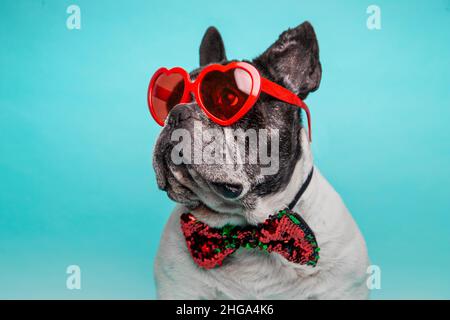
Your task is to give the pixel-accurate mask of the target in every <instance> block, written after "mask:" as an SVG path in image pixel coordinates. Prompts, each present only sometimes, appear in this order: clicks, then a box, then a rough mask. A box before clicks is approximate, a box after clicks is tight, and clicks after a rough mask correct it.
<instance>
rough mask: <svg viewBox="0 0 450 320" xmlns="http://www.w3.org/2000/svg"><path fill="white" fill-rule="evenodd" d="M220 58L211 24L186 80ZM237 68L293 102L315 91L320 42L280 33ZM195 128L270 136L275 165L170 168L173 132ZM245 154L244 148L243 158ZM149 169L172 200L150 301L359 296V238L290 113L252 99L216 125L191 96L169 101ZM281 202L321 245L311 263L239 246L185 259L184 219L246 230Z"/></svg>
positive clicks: (300, 30) (307, 28)
mask: <svg viewBox="0 0 450 320" xmlns="http://www.w3.org/2000/svg"><path fill="white" fill-rule="evenodd" d="M229 62H230V61H229V60H227V57H226V54H225V49H224V44H223V41H222V38H221V35H220V34H219V32H218V31H217V29H215V28H214V27H210V28H209V29H208V30H207V31H206V33H205V35H204V37H203V39H202V42H201V45H200V68H198V69H196V70H194V71H192V72H191V73H190V77H191V79H195V78H196V77H197V76H198V74H199V73H200V72H201V70H202V69H203V68H204V67H205V66H207V65H209V64H212V63H216V64H223V65H226V64H227V63H229ZM246 62H248V63H250V64H252V65H253V66H254V67H255V68H256V69H257V70H258V71H259V73H260V74H261V76H263V77H265V78H267V79H269V80H271V81H273V82H275V83H277V84H279V85H281V86H283V87H284V88H287V89H289V90H290V91H292V92H294V93H295V94H296V95H297V96H298V97H299V98H301V99H306V97H307V96H308V94H309V93H310V92H313V91H315V90H317V89H318V87H319V84H320V80H321V76H322V67H321V63H320V60H319V46H318V42H317V38H316V34H315V32H314V29H313V27H312V26H311V24H310V23H309V22H304V23H302V24H301V25H299V26H297V27H296V28H293V29H288V30H286V31H284V32H283V33H282V34H281V35H280V37H279V38H278V40H276V41H275V43H273V44H272V45H271V46H270V47H269V48H268V49H267V50H266V51H265V52H264V53H262V54H261V55H260V56H258V57H257V58H255V59H253V60H251V61H246ZM312 109H313V108H312ZM199 127H201V129H202V130H203V132H204V131H205V130H210V131H211V130H212V132H218V133H221V132H224V130H226V129H233V130H239V129H241V130H243V131H246V130H250V129H254V130H256V131H260V130H262V129H266V130H276V131H277V132H278V135H277V137H278V139H279V145H278V152H277V157H278V160H279V161H278V164H279V165H278V167H277V166H275V170H272V171H274V172H269V174H267V171H266V172H264V170H262V169H263V166H262V165H261V164H258V163H245V162H244V163H239V164H236V163H232V164H229V163H223V164H214V163H213V164H211V163H205V162H201V161H200V162H191V163H181V164H180V163H175V162H174V161H173V157H172V156H171V155H173V154H172V150H173V148H174V146H175V145H176V143H177V142H176V141H174V139H173V137H172V135H173V133H174V132H175V131H176V130H179V129H183V130H184V131H183V132H188V133H190V134H191V135H192V136H196V135H198V130H199V129H198V128H199ZM272 139H273V138H272ZM250 149H251V148H250V147H248V146H247V147H245V150H246V152H252V150H250ZM224 152H225V151H224ZM153 166H154V169H155V172H156V178H157V183H158V186H159V188H160V189H162V190H164V191H166V192H167V195H168V196H169V197H170V198H171V199H172V200H174V201H175V202H177V206H176V208H175V209H174V211H173V212H172V214H171V216H170V218H169V220H168V222H167V224H166V226H165V229H164V232H163V235H162V238H161V241H160V246H159V250H158V254H157V257H156V260H155V268H154V270H155V279H156V286H157V297H158V298H159V299H366V298H368V294H369V290H368V287H367V285H366V279H367V273H366V271H367V267H368V265H369V259H368V254H367V249H366V245H365V241H364V239H363V237H362V235H361V233H360V231H359V229H358V227H357V225H356V223H355V222H354V220H353V218H352V217H351V215H350V213H349V211H348V209H347V208H346V206H345V204H344V203H343V201H342V199H341V197H340V196H339V194H338V193H337V192H336V191H335V190H334V189H333V187H332V186H331V185H330V184H329V183H328V182H327V180H326V179H325V178H324V177H323V176H322V174H321V173H320V171H319V169H318V168H317V167H316V166H314V163H313V155H312V152H311V141H310V140H309V138H308V133H307V130H306V128H305V126H304V121H303V120H302V113H301V112H300V109H299V108H297V107H295V106H292V105H290V104H287V103H284V102H281V101H279V100H277V99H273V98H272V97H270V96H268V95H266V94H261V95H260V96H259V99H258V101H257V103H256V104H255V105H254V106H253V107H252V108H251V109H250V110H249V111H248V113H247V114H245V116H244V117H243V118H241V119H240V120H239V121H237V122H236V123H234V124H232V125H231V126H228V127H223V126H221V125H218V124H216V123H215V122H214V121H211V120H210V119H209V118H208V117H207V116H206V115H205V113H204V112H203V111H202V110H201V109H200V108H199V106H198V104H197V102H195V101H194V100H193V102H191V103H183V104H179V105H176V106H175V107H173V108H172V109H171V110H170V113H169V115H168V117H167V119H166V122H165V125H164V127H163V129H162V131H161V133H160V135H159V137H158V139H157V142H156V146H155V148H154V156H153ZM266 166H267V165H266ZM301 189H303V190H302V193H301V196H300V197H298V194H299V190H301ZM290 203H293V206H292V210H293V211H295V212H297V213H298V214H299V215H300V216H301V217H302V218H303V220H304V221H305V222H306V223H307V224H308V226H309V227H310V228H311V230H312V231H313V232H314V235H315V237H316V239H317V242H318V245H319V246H320V259H319V261H318V263H317V265H316V266H314V267H312V266H310V265H305V264H299V263H293V262H291V261H289V260H287V259H285V258H284V257H283V256H281V255H280V254H277V253H276V252H272V253H268V252H264V251H262V250H257V249H254V250H249V249H245V248H240V249H239V250H237V251H236V252H234V254H233V255H230V256H229V257H227V258H226V260H225V261H224V262H223V264H222V265H221V266H218V267H215V268H209V269H208V268H202V267H199V266H198V265H197V264H196V263H195V262H194V261H193V259H192V256H191V253H190V252H189V250H188V247H187V245H186V239H185V236H184V234H183V232H182V230H181V227H180V216H181V215H182V214H183V213H187V212H188V213H190V214H192V215H193V216H194V217H195V218H196V219H197V220H198V221H201V222H202V223H204V224H206V225H207V226H209V227H211V228H221V227H223V226H225V225H236V226H255V225H258V224H261V223H263V222H264V221H266V219H268V217H269V216H271V215H273V214H275V213H276V212H278V211H279V210H281V209H283V208H286V207H287V206H288V205H289V204H290Z"/></svg>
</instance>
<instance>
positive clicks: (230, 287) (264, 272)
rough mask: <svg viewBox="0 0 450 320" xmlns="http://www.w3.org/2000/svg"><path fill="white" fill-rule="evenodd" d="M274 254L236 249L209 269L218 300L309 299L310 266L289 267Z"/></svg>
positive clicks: (312, 271) (311, 295)
mask: <svg viewBox="0 0 450 320" xmlns="http://www.w3.org/2000/svg"><path fill="white" fill-rule="evenodd" d="M275 255H276V254H274V253H272V254H268V253H266V252H261V251H257V250H248V249H240V250H239V251H238V252H236V253H234V254H233V256H231V257H229V259H228V261H226V262H224V265H223V266H222V267H219V268H216V269H213V270H210V273H211V275H212V278H213V279H214V282H215V284H214V286H215V287H216V288H217V292H218V297H217V298H219V299H277V298H278V299H279V298H284V299H286V298H294V299H307V298H313V295H314V292H312V290H311V289H312V288H313V287H314V285H313V283H312V279H313V278H314V277H305V271H306V274H308V275H311V274H313V273H316V272H317V270H313V268H312V267H310V266H298V267H296V268H294V267H292V264H287V263H282V262H281V261H280V260H281V259H283V258H281V257H279V256H275Z"/></svg>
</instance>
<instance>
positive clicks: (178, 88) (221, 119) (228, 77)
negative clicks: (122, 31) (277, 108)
mask: <svg viewBox="0 0 450 320" xmlns="http://www.w3.org/2000/svg"><path fill="white" fill-rule="evenodd" d="M261 91H262V92H265V93H266V94H268V95H270V96H272V97H274V98H276V99H278V100H280V101H283V102H286V103H288V104H292V105H295V106H297V107H300V108H301V109H303V110H304V111H305V112H306V116H307V117H308V133H309V140H311V115H310V113H309V109H308V106H307V105H306V104H305V103H304V102H303V101H302V100H301V99H300V98H299V97H298V96H297V95H296V94H295V93H293V92H292V91H290V90H288V89H286V88H283V87H282V86H280V85H278V84H276V83H274V82H272V81H270V80H268V79H266V78H263V77H261V75H260V74H259V72H258V70H257V69H256V68H255V67H254V66H252V65H251V64H249V63H246V62H231V63H229V64H227V65H220V64H211V65H208V66H207V67H205V68H204V69H203V70H202V71H201V72H200V74H199V75H198V77H197V78H196V79H195V81H194V82H192V81H191V80H190V77H189V73H188V72H187V71H186V70H184V69H183V68H180V67H175V68H172V69H166V68H160V69H158V70H157V71H156V72H155V74H154V75H153V77H152V79H151V80H150V85H149V87H148V95H147V100H148V106H149V109H150V112H151V114H152V116H153V118H154V119H155V121H156V122H157V123H158V124H159V125H161V126H164V122H165V120H166V118H167V116H168V114H169V112H170V110H171V109H172V108H173V107H174V106H176V105H177V104H180V103H188V102H191V101H192V96H191V93H193V94H194V97H195V100H196V102H197V104H198V105H199V106H200V108H201V109H202V110H203V112H204V113H205V114H206V115H207V116H208V117H209V118H210V119H211V120H212V121H214V122H215V123H217V124H219V125H222V126H229V125H232V124H233V123H235V122H236V121H238V120H239V119H241V118H242V117H243V116H244V115H245V114H246V113H247V112H248V111H249V110H250V108H251V107H253V106H254V105H255V103H256V101H257V100H258V98H259V95H260V93H261Z"/></svg>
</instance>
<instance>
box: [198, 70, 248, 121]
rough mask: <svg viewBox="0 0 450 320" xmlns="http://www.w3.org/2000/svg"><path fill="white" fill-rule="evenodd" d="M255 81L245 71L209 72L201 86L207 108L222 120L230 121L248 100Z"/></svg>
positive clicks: (201, 93) (203, 100)
mask: <svg viewBox="0 0 450 320" xmlns="http://www.w3.org/2000/svg"><path fill="white" fill-rule="evenodd" d="M252 86H253V81H252V77H251V76H250V74H249V73H248V72H247V71H245V70H244V69H240V68H236V69H230V70H228V71H226V72H221V71H211V72H208V73H207V74H206V75H205V77H204V78H203V80H202V83H201V85H200V96H201V99H202V102H203V105H204V106H205V108H206V109H207V110H208V111H209V112H210V113H211V114H212V115H214V116H215V117H217V118H219V119H221V120H229V119H231V118H232V117H233V116H234V115H235V114H236V113H238V112H239V110H241V108H242V107H243V106H244V104H245V102H246V101H247V100H248V97H249V94H250V92H251V90H252Z"/></svg>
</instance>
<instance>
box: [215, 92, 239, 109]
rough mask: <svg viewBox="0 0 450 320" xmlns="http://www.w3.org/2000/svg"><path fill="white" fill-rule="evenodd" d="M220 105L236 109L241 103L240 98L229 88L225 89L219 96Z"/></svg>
mask: <svg viewBox="0 0 450 320" xmlns="http://www.w3.org/2000/svg"><path fill="white" fill-rule="evenodd" d="M218 102H219V104H220V105H222V106H227V107H234V106H236V104H237V103H238V102H239V97H238V96H237V95H236V94H235V93H234V92H233V91H232V90H231V89H229V88H224V89H223V90H222V92H221V94H220V96H219V101H218Z"/></svg>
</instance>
